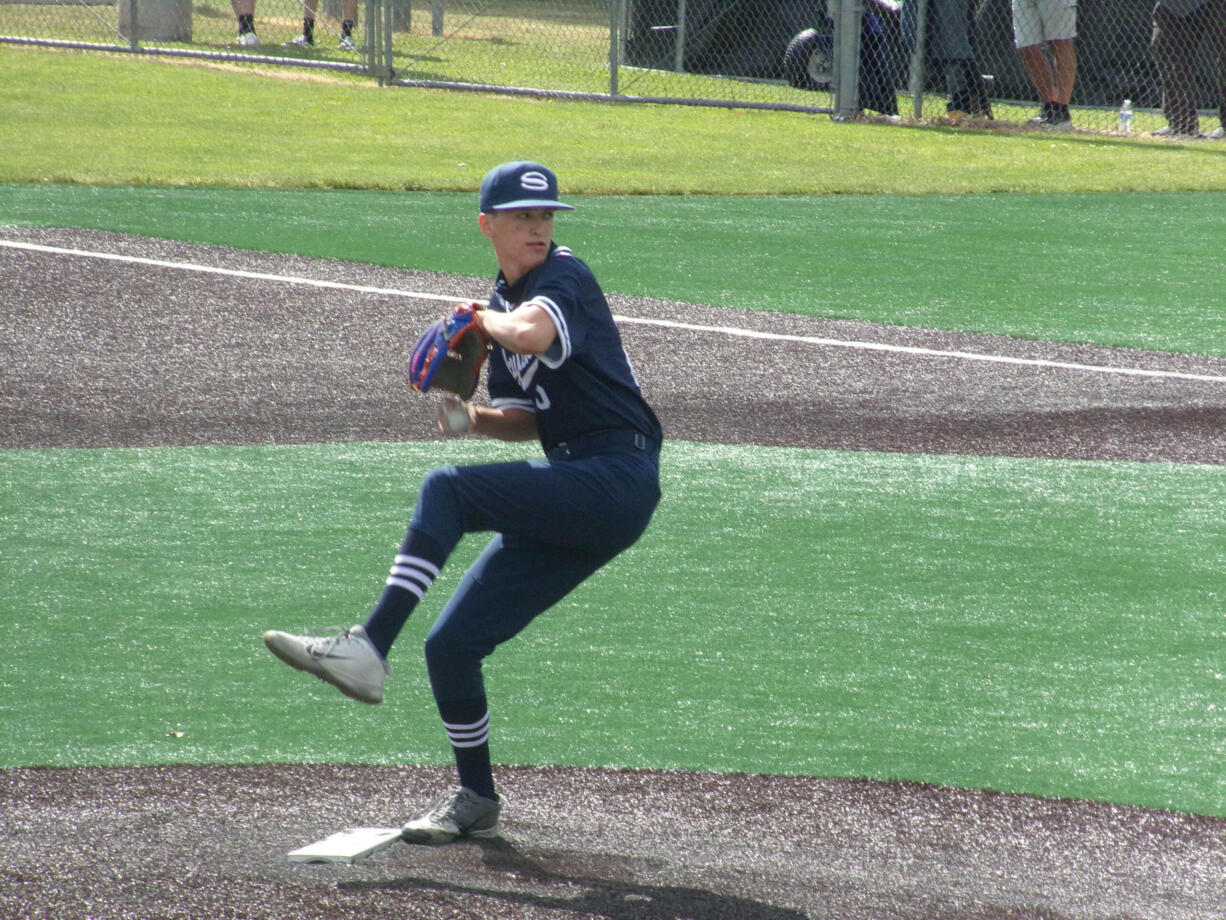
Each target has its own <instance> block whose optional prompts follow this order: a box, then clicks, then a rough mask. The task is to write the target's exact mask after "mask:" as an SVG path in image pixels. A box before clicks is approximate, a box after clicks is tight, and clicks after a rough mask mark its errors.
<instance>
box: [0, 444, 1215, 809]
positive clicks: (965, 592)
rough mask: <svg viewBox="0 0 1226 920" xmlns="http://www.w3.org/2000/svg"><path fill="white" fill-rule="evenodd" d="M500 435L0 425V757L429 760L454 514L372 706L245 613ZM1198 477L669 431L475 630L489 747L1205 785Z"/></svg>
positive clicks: (1204, 791)
mask: <svg viewBox="0 0 1226 920" xmlns="http://www.w3.org/2000/svg"><path fill="white" fill-rule="evenodd" d="M511 455H518V452H512V451H511V449H509V448H506V447H503V446H499V445H486V444H477V443H459V444H448V445H440V444H348V445H327V446H298V447H245V448H230V447H203V448H190V449H169V448H165V449H140V450H77V451H21V452H4V453H2V454H0V473H2V475H3V480H4V483H5V496H6V498H5V504H4V511H3V515H2V516H0V537H2V538H3V543H4V546H5V547H6V557H7V558H6V566H5V580H6V584H5V590H4V592H3V601H0V604H2V605H3V610H4V621H5V622H6V623H8V624H10V626H11V628H12V634H13V635H14V636H15V637H16V638H18V639H19V645H20V647H21V654H20V655H12V656H8V657H7V658H6V660H5V662H4V663H3V665H2V666H0V713H2V714H3V721H4V726H5V730H4V732H3V733H2V735H0V765H2V766H16V765H26V764H60V765H63V764H134V763H181V762H190V763H218V762H261V761H301V762H371V763H397V762H442V761H445V760H446V758H447V756H448V754H447V751H446V748H445V744H444V742H443V739H442V738H441V736H440V730H439V728H438V726H437V724H436V717H435V715H434V710H433V705H432V702H431V700H430V696H429V691H428V688H427V685H426V680H425V676H424V668H423V666H422V665H421V663H420V641H421V639H422V637H423V636H424V633H425V630H426V629H427V628H428V624H429V622H430V621H431V619H432V618H433V616H434V614H435V613H436V612H437V610H438V609H439V607H440V606H441V604H442V603H443V601H444V599H445V597H446V595H447V593H448V591H449V587H450V586H451V585H454V583H455V580H456V579H457V578H458V576H459V573H460V571H461V569H462V566H463V565H464V564H465V562H466V561H467V560H468V559H470V558H471V557H472V555H473V554H475V552H476V551H477V550H478V549H479V543H480V541H479V540H478V539H476V538H469V540H467V541H466V542H465V543H464V544H463V545H462V547H461V551H460V552H459V554H458V555H457V557H456V558H455V560H454V562H453V564H452V565H450V566H449V567H448V568H447V569H446V570H445V572H444V578H443V580H442V581H441V582H440V584H439V586H438V588H437V589H436V591H434V592H433V593H432V594H431V595H429V596H428V598H427V601H426V604H425V606H424V608H423V609H422V611H421V612H420V613H419V614H418V615H417V616H416V617H415V618H414V619H413V620H412V621H411V622H410V624H409V626H408V628H407V631H406V633H405V634H404V636H403V637H402V639H401V643H400V645H399V646H398V647H397V650H396V651H395V653H394V655H393V665H394V667H395V668H396V673H395V675H394V676H393V678H392V682H391V685H390V688H389V699H388V702H387V703H386V704H385V705H384V706H383V707H381V708H368V707H361V706H357V705H355V704H352V703H350V702H348V701H346V700H344V699H343V698H341V697H340V696H339V695H338V694H336V693H335V692H334V691H332V690H331V689H330V688H327V687H326V686H324V685H323V684H321V683H318V682H316V681H313V680H311V679H310V678H307V677H305V676H304V675H299V674H295V673H292V672H290V671H289V670H288V669H285V668H284V667H283V666H281V665H279V664H277V663H276V662H275V661H274V660H273V659H272V658H271V656H269V655H267V653H266V652H265V651H264V650H263V648H262V646H261V644H260V641H259V635H260V632H261V630H263V629H264V628H267V627H270V626H276V627H279V628H287V629H299V628H304V627H310V626H326V625H328V624H332V623H340V624H347V623H350V622H353V621H358V620H361V619H362V618H363V617H364V615H365V612H366V610H367V609H368V608H369V606H370V604H371V603H372V602H373V600H374V598H375V596H376V594H377V592H378V590H379V585H380V583H381V581H382V572H383V571H384V570H385V567H386V566H387V564H388V563H389V559H390V556H391V554H393V553H394V551H395V547H396V545H397V544H398V542H399V540H400V538H401V536H402V534H403V527H404V522H405V520H406V519H407V516H408V512H409V509H410V506H411V504H412V501H413V497H414V494H415V489H416V484H417V482H418V481H419V479H420V477H421V475H422V473H423V472H424V471H425V469H427V468H428V466H431V465H435V464H437V463H438V462H446V461H457V462H467V461H470V460H487V459H493V458H496V457H502V456H511ZM1221 476H1222V473H1221V470H1220V469H1219V468H1212V467H1192V466H1168V465H1160V464H1149V465H1147V464H1131V463H1119V464H1115V463H1111V464H1108V463H1083V462H1055V461H1036V460H1016V459H990V458H963V457H911V456H902V455H881V454H871V453H840V452H825V451H803V450H793V449H768V448H762V447H744V448H742V447H726V446H704V445H694V444H674V445H671V446H670V448H669V450H668V452H667V455H666V462H665V500H664V502H663V504H662V506H661V508H660V511H659V513H658V515H657V519H656V521H655V522H654V524H653V526H652V528H651V529H650V530H649V532H648V534H647V535H646V536H645V537H644V539H643V540H642V541H641V542H640V543H639V544H638V545H637V546H636V547H634V548H633V549H632V550H631V551H630V552H629V553H627V554H626V555H625V556H623V557H622V558H621V559H619V560H618V561H617V562H615V563H614V564H613V565H612V566H610V567H609V568H607V569H606V570H604V571H603V572H602V573H600V574H599V575H598V576H597V577H596V578H594V579H593V580H592V581H591V582H589V583H588V584H587V585H585V586H583V587H582V588H581V589H580V590H579V591H577V592H576V593H575V594H573V595H572V596H571V597H570V598H568V599H567V600H566V601H564V602H563V603H562V604H560V605H559V606H558V607H557V608H556V609H555V610H553V611H552V612H551V613H549V614H548V615H547V616H546V617H544V618H542V619H541V620H540V621H539V622H538V623H536V624H534V625H533V626H532V627H530V629H529V630H528V631H527V632H526V633H525V634H524V635H523V636H522V637H520V639H519V640H517V641H516V642H514V643H510V644H509V645H507V646H505V647H504V648H503V649H500V650H499V651H498V653H497V654H496V655H495V656H494V658H493V659H492V661H491V663H490V665H489V668H488V675H489V681H490V692H491V697H492V699H493V700H494V701H495V702H494V706H495V713H496V716H495V718H496V721H497V728H496V735H495V737H496V741H495V756H496V758H497V759H498V760H500V761H502V762H519V763H541V764H546V763H567V764H570V763H579V764H594V765H605V766H634V767H657V768H684V769H703V770H728V771H738V770H741V771H751V772H771V773H795V774H804V775H821V776H871V777H877V778H900V779H911V780H923V781H930V782H936V783H942V784H949V785H956V786H966V787H972V788H994V789H999V790H1005V791H1019V792H1029V793H1036V794H1043V795H1054V796H1075V797H1083V798H1092V799H1105V800H1110V801H1115V802H1120V803H1135V804H1143V805H1151V806H1158V807H1165V808H1174V809H1180V810H1188V811H1193V812H1202V813H1206V814H1218V815H1220V814H1223V813H1226V811H1224V809H1223V805H1222V802H1223V801H1226V795H1224V794H1223V793H1224V792H1226V789H1224V785H1226V780H1224V779H1223V778H1222V775H1221V771H1220V770H1218V769H1217V766H1218V764H1220V763H1221V760H1222V757H1223V755H1224V754H1226V745H1224V743H1223V741H1222V738H1223V737H1224V735H1223V732H1222V724H1223V723H1222V710H1221V694H1222V686H1223V683H1222V682H1223V679H1224V677H1223V674H1222V668H1221V662H1220V656H1219V655H1218V653H1217V651H1218V649H1220V646H1221V639H1222V633H1223V631H1222V626H1221V617H1220V603H1219V601H1220V598H1219V594H1220V577H1219V576H1220V572H1221V570H1222V566H1223V563H1226V532H1224V531H1223V529H1222V526H1221V520H1222V517H1223V514H1222V512H1223V509H1222V507H1221V502H1220V500H1217V499H1214V498H1212V497H1213V496H1221V495H1222V494H1223V492H1222V488H1221V485H1222V483H1221ZM714 508H719V509H720V511H719V514H718V515H717V516H715V515H713V512H712V509H714ZM734 572H735V573H737V574H736V577H733V578H729V577H728V575H729V573H734ZM388 710H390V711H388Z"/></svg>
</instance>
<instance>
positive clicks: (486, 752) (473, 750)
mask: <svg viewBox="0 0 1226 920" xmlns="http://www.w3.org/2000/svg"><path fill="white" fill-rule="evenodd" d="M438 713H439V715H440V716H441V717H442V719H443V727H444V728H445V729H447V738H448V740H449V741H450V742H451V751H452V753H453V754H454V755H455V765H456V770H457V771H458V772H459V774H460V785H461V786H466V787H467V788H469V789H471V790H472V791H473V792H475V793H477V795H479V796H482V797H483V798H487V799H495V800H497V798H498V793H497V792H495V791H494V772H493V768H492V767H491V766H490V711H489V706H488V705H487V703H486V700H485V697H484V696H482V697H478V698H477V699H475V700H459V701H457V702H451V703H439V704H438Z"/></svg>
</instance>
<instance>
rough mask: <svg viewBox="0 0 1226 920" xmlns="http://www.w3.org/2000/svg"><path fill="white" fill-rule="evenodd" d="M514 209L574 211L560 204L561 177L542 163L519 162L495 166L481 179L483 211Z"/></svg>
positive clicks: (486, 212)
mask: <svg viewBox="0 0 1226 920" xmlns="http://www.w3.org/2000/svg"><path fill="white" fill-rule="evenodd" d="M513 208H551V209H553V210H554V211H573V210H574V208H572V207H571V206H570V205H568V204H562V202H560V201H558V177H557V176H555V175H554V174H553V172H552V170H550V169H548V168H546V167H544V166H542V165H541V164H540V163H532V162H530V161H527V160H516V161H515V162H514V163H503V164H502V165H501V166H495V167H494V168H493V169H491V170H490V171H489V172H487V173H486V174H485V178H484V179H482V180H481V212H482V213H483V214H488V213H489V212H490V211H509V210H511V209H513Z"/></svg>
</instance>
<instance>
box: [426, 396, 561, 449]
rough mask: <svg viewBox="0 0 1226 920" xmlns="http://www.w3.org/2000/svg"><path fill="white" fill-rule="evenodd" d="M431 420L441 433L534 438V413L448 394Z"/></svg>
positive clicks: (513, 438) (497, 438)
mask: <svg viewBox="0 0 1226 920" xmlns="http://www.w3.org/2000/svg"><path fill="white" fill-rule="evenodd" d="M434 421H435V424H436V425H437V426H438V430H439V431H440V432H441V433H442V434H445V435H459V434H464V433H465V432H468V431H471V432H473V433H474V434H479V435H482V436H484V437H487V438H494V439H496V440H499V441H532V440H534V439H536V437H537V431H536V416H535V415H534V414H533V413H532V412H529V411H528V410H527V409H493V408H490V407H488V406H474V405H473V404H472V403H465V402H460V400H458V399H456V398H455V397H452V396H448V397H445V398H444V399H443V401H442V402H441V403H440V404H439V407H438V410H437V411H436V412H435V416H434Z"/></svg>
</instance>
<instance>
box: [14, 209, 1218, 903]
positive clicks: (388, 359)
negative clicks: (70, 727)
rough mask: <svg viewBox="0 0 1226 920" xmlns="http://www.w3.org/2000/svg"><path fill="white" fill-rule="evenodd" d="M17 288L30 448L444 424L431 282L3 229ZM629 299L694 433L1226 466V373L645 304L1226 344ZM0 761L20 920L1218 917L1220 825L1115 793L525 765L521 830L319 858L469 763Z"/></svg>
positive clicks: (437, 282) (1201, 366) (266, 439)
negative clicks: (317, 846)
mask: <svg viewBox="0 0 1226 920" xmlns="http://www.w3.org/2000/svg"><path fill="white" fill-rule="evenodd" d="M0 236H2V237H3V238H4V239H9V240H25V241H28V242H33V243H40V244H43V245H47V246H58V247H65V248H71V249H85V250H91V251H99V252H111V253H118V254H122V255H124V256H126V257H135V258H140V259H148V260H169V261H183V262H193V263H202V264H207V265H213V266H221V267H228V268H232V269H236V270H240V271H248V272H250V271H254V272H265V273H269V274H275V275H293V276H302V277H309V278H315V279H325V280H331V281H336V282H340V283H344V284H356V285H364V286H368V287H372V288H384V289H396V290H411V291H427V292H430V291H433V292H438V293H442V294H447V295H454V296H457V297H458V296H465V297H467V296H474V297H481V296H483V295H484V293H485V291H486V288H487V281H486V280H485V279H473V278H454V277H446V276H440V275H434V274H427V273H420V272H409V271H402V270H394V269H387V268H379V267H374V266H368V265H354V264H349V263H341V262H332V261H326V260H325V261H321V260H306V259H301V258H296V257H287V256H278V255H270V254H264V253H252V252H239V251H235V250H230V249H224V248H218V247H206V246H196V245H190V244H182V243H172V242H166V241H160V240H149V239H143V238H134V237H125V236H120V235H115V234H109V233H99V232H80V231H58V230H15V229H7V230H5V231H4V232H3V233H2V234H0ZM0 289H2V290H3V291H4V303H5V308H4V313H3V317H2V321H0V322H2V329H3V335H2V336H0V348H2V349H3V352H4V353H3V380H4V386H3V393H2V394H0V398H2V400H3V402H2V408H0V445H2V446H3V447H5V448H10V449H12V448H36V447H100V446H147V445H184V444H207V443H311V442H322V441H350V440H406V439H414V438H430V437H433V434H432V431H431V428H430V426H429V412H430V408H429V406H430V404H431V403H430V401H428V400H423V399H420V398H414V397H412V396H410V395H408V394H405V392H404V389H403V382H402V367H403V360H404V353H405V349H406V342H408V341H410V340H411V339H413V338H415V331H416V330H419V329H420V328H421V327H422V326H423V325H424V323H425V321H426V320H428V319H432V318H434V317H435V316H436V315H437V314H438V313H439V311H440V309H441V304H440V303H438V302H430V301H423V300H416V299H405V298H403V297H399V296H395V295H391V294H387V293H379V292H366V293H359V292H355V291H352V290H348V289H340V288H334V289H326V288H325V289H319V288H307V287H299V286H293V285H287V284H286V283H284V282H280V281H274V280H260V279H253V278H247V277H236V276H225V275H216V274H201V273H196V272H184V271H182V270H179V269H174V268H167V267H163V266H159V265H156V264H148V263H144V264H142V263H133V262H130V261H105V260H100V259H94V258H83V257H80V256H73V255H59V254H53V253H46V252H29V251H22V250H14V249H7V248H0ZM610 300H611V302H612V305H613V309H614V312H615V313H616V314H618V315H619V316H622V317H626V318H627V321H625V322H623V324H622V329H623V335H624V337H625V340H626V344H627V349H628V351H629V352H630V354H631V356H632V359H633V361H634V364H635V369H636V372H637V374H638V376H639V379H640V380H641V382H642V383H643V386H644V390H645V391H646V392H647V394H648V397H649V399H650V400H651V401H652V403H653V404H654V405H655V407H656V409H657V411H658V412H659V414H660V416H661V419H662V421H663V423H664V427H665V431H666V433H667V435H668V437H670V438H672V439H675V440H692V441H718V442H726V443H758V444H771V445H796V446H805V447H821V448H838V449H849V450H856V449H868V450H884V451H905V452H911V453H924V452H937V453H960V454H982V455H1002V456H1024V457H1067V458H1080V459H1104V460H1107V459H1109V460H1141V461H1153V462H1175V463H1209V464H1221V463H1222V462H1223V461H1224V459H1226V434H1224V432H1226V386H1224V385H1223V384H1222V383H1221V382H1220V381H1196V380H1188V379H1180V378H1171V377H1162V378H1156V377H1145V376H1132V375H1115V374H1112V375H1103V374H1095V373H1092V372H1088V371H1084V370H1078V369H1072V368H1065V369H1061V368H1057V367H1051V366H1043V367H1037V366H1034V365H1029V364H1001V363H991V362H982V361H972V360H968V359H966V358H961V357H940V356H934V355H931V354H915V353H908V352H883V351H874V350H865V349H861V348H850V347H842V346H837V345H831V344H818V343H814V342H813V341H798V340H795V339H782V340H779V339H776V340H774V341H770V340H765V339H757V338H750V337H738V336H733V335H729V334H727V333H723V332H714V331H708V330H706V329H701V328H689V329H684V330H676V329H669V328H665V327H661V326H657V325H651V324H643V323H639V322H634V321H633V320H636V319H639V320H649V319H652V318H662V319H668V320H674V321H681V322H685V323H689V324H693V325H694V326H736V327H738V328H741V329H752V330H758V331H763V332H775V333H783V334H786V335H793V336H806V337H823V338H828V339H833V340H839V341H861V342H877V343H885V344H893V345H902V346H919V347H921V348H926V349H935V350H941V351H962V352H973V353H979V354H991V355H1000V356H1008V357H1016V358H1022V359H1030V358H1040V359H1044V360H1048V361H1053V362H1063V363H1070V364H1088V365H1101V366H1112V367H1128V368H1141V369H1159V370H1169V371H1176V372H1180V373H1187V374H1201V375H1211V376H1218V377H1222V376H1226V361H1224V360H1221V359H1212V358H1201V357H1191V356H1175V355H1167V354H1160V353H1146V352H1139V351H1132V350H1119V349H1109V348H1100V347H1090V346H1077V345H1065V344H1057V343H1049V342H1036V341H1023V340H1017V339H1005V338H999V337H993V336H982V335H963V334H956V333H944V332H934V331H929V330H916V329H902V328H892V327H879V326H873V325H870V324H865V323H854V322H836V321H828V320H820V319H809V318H804V317H796V316H783V315H775V314H760V313H745V314H742V313H732V312H730V311H725V310H716V309H711V308H703V307H698V306H694V305H688V304H679V303H664V302H660V301H649V300H641V299H634V298H629V297H623V296H612V297H611V298H610ZM11 651H16V652H17V653H19V651H20V649H19V647H17V648H16V649H14V650H11ZM287 679H289V675H288V673H287ZM389 690H391V688H390V687H389ZM507 705H513V701H509V702H508V703H507ZM440 731H441V729H440ZM440 743H442V742H441V741H440ZM576 744H577V745H579V746H581V745H582V739H576ZM495 750H496V739H495ZM0 777H2V778H3V780H4V782H3V786H2V787H0V815H2V816H3V827H4V831H3V834H2V835H0V917H4V918H10V917H11V918H18V917H20V918H56V920H68V918H87V917H89V918H147V920H152V918H171V917H174V918H180V917H181V918H235V920H237V918H251V920H255V918H371V920H382V918H388V920H391V918H395V920H404V918H417V917H422V918H490V920H498V918H551V920H552V918H557V920H562V918H566V920H577V918H611V920H621V918H625V920H630V918H636V920H637V918H661V920H686V918H691V920H717V918H721V920H722V918H738V920H741V918H744V920H776V918H778V920H782V918H802V917H803V918H812V920H816V918H823V920H826V918H830V920H834V918H839V920H861V918H864V920H868V918H872V920H891V918H926V920H988V918H1000V920H1032V918H1033V920H1039V918H1043V920H1074V918H1076V920H1084V918H1141V917H1145V918H1156V920H1182V918H1221V917H1226V821H1223V820H1221V819H1216V818H1209V817H1204V816H1196V815H1184V814H1177V813H1170V812H1163V811H1158V810H1152V809H1145V808H1136V807H1125V806H1118V805H1112V804H1105V803H1095V802H1085V801H1074V800H1055V799H1040V798H1035V797H1031V796H1024V795H1005V794H1000V793H994V792H985V791H974V790H961V789H948V788H939V787H933V786H927V785H923V784H917V783H903V782H874V781H868V780H857V779H820V778H809V777H781V776H756V775H715V774H689V773H681V772H654V771H616V770H597V769H575V768H561V767H524V766H519V767H505V768H501V769H500V770H499V774H498V778H499V781H500V784H501V789H502V791H503V792H504V794H505V795H506V796H507V797H508V801H509V805H508V807H507V810H506V812H505V817H504V822H503V830H504V836H503V838H502V839H500V840H495V841H483V842H462V843H458V844H453V845H450V846H446V847H441V848H426V847H414V846H410V845H400V844H397V845H394V846H393V847H391V848H390V849H388V850H385V851H383V852H381V853H378V854H375V855H374V856H371V857H369V858H367V859H366V860H364V861H362V862H360V863H359V864H356V865H353V866H301V865H290V864H288V863H287V862H286V861H285V858H284V857H285V853H287V852H288V851H289V850H291V849H294V848H296V847H298V846H301V845H303V844H305V843H308V842H310V841H311V840H313V839H317V838H319V837H322V836H326V835H327V834H328V833H331V832H332V831H334V830H337V829H340V828H342V827H347V826H361V825H390V824H396V823H399V822H400V821H402V820H403V819H404V818H406V817H408V816H409V815H410V814H411V813H412V812H413V811H414V810H416V809H417V808H418V807H419V806H420V805H421V804H422V803H423V802H425V801H426V800H428V799H429V798H431V797H433V795H434V794H435V793H437V792H438V791H439V790H440V788H444V787H446V786H448V785H450V783H451V782H452V771H451V770H450V769H447V768H442V767H434V766H431V767H421V766H404V767H375V766H353V765H327V766H305V765H271V766H222V767H218V766H165V767H131V768H87V767H83V768H74V769H46V768H23V769H11V770H5V771H0Z"/></svg>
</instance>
